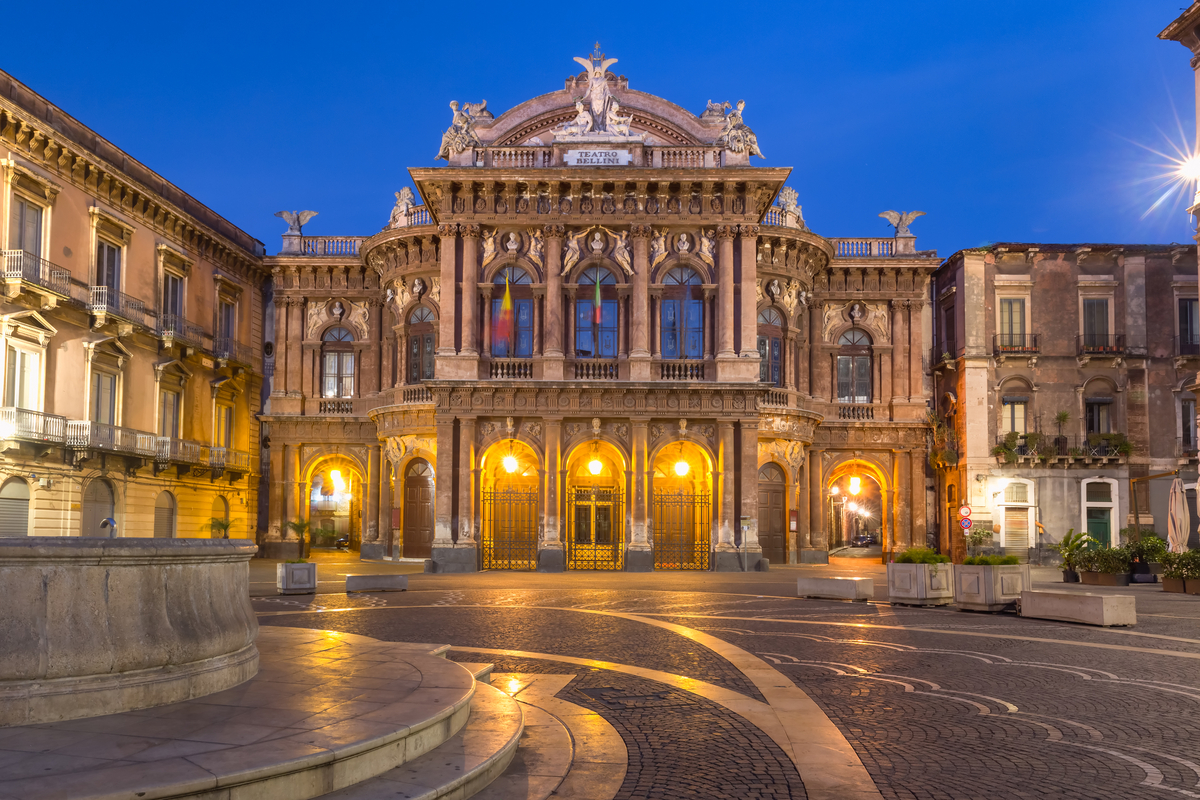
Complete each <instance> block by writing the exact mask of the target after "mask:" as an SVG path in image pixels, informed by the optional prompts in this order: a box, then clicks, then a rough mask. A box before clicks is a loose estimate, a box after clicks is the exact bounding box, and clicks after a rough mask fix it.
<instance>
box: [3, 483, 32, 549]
mask: <svg viewBox="0 0 1200 800" xmlns="http://www.w3.org/2000/svg"><path fill="white" fill-rule="evenodd" d="M28 535H29V485H28V484H26V483H25V481H23V480H21V479H20V478H10V479H9V480H8V481H7V482H6V483H5V484H4V485H3V486H0V536H28Z"/></svg>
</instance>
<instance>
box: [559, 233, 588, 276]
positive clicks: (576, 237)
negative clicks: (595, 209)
mask: <svg viewBox="0 0 1200 800" xmlns="http://www.w3.org/2000/svg"><path fill="white" fill-rule="evenodd" d="M591 230H592V229H591V228H586V229H584V230H582V231H579V232H578V233H572V234H568V235H567V249H566V252H565V253H564V254H563V271H562V274H563V277H566V276H567V274H568V273H569V272H570V271H571V270H572V269H574V268H575V265H576V264H578V263H579V259H581V258H583V240H584V239H585V238H586V237H587V235H588V234H589V233H591Z"/></svg>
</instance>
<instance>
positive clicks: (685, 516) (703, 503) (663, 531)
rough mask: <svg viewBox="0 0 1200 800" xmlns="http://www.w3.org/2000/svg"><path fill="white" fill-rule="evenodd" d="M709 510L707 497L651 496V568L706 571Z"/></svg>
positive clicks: (670, 494)
mask: <svg viewBox="0 0 1200 800" xmlns="http://www.w3.org/2000/svg"><path fill="white" fill-rule="evenodd" d="M710 507H711V506H710V504H709V496H708V495H707V494H693V493H691V492H655V493H654V515H653V521H654V568H655V569H708V560H709V550H710V538H711V534H710V531H711V530H712V517H711V514H710V511H709V509H710Z"/></svg>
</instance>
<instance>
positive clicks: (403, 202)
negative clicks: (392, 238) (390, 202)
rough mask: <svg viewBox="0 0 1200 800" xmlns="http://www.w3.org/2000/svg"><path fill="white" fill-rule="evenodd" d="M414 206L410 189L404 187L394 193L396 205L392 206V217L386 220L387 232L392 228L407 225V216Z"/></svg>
mask: <svg viewBox="0 0 1200 800" xmlns="http://www.w3.org/2000/svg"><path fill="white" fill-rule="evenodd" d="M414 205H416V202H415V199H414V198H413V192H412V189H410V188H408V187H407V186H405V187H404V188H403V189H401V190H400V191H398V192H396V205H394V206H392V216H391V219H389V220H388V225H387V226H388V230H391V229H393V228H403V227H404V226H405V225H407V224H408V215H409V212H411V211H412V208H413V206H414Z"/></svg>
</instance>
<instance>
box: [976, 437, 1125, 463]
mask: <svg viewBox="0 0 1200 800" xmlns="http://www.w3.org/2000/svg"><path fill="white" fill-rule="evenodd" d="M1132 452H1133V445H1132V444H1131V443H1130V442H1129V440H1128V438H1127V437H1126V436H1125V434H1123V433H1089V434H1085V435H1083V436H1070V435H1064V436H1051V435H1049V434H1043V433H1032V432H1031V433H1007V434H1004V435H1002V436H998V437H997V438H996V446H995V447H993V448H992V455H993V456H994V457H995V458H996V460H997V461H998V462H1000V463H1002V464H1027V465H1031V466H1037V465H1052V464H1062V465H1066V464H1071V463H1079V464H1084V465H1087V464H1095V463H1100V464H1103V463H1107V462H1110V461H1112V462H1120V463H1123V462H1124V460H1125V459H1126V458H1127V457H1128V456H1129V455H1130V453H1132Z"/></svg>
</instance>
